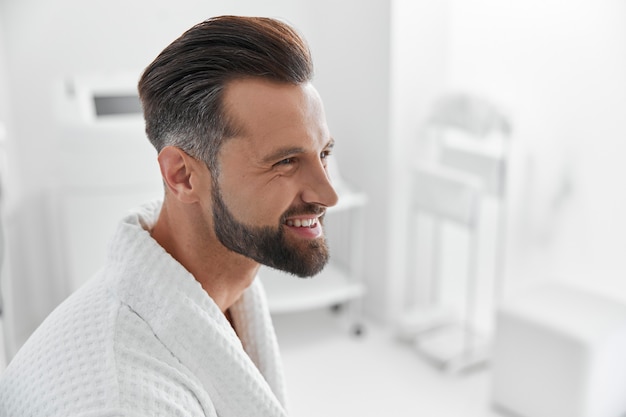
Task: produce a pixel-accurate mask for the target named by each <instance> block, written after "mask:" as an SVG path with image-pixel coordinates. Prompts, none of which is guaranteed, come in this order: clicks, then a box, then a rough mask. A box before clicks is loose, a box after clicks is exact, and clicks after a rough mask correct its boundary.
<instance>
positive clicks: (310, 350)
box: [274, 310, 501, 417]
mask: <svg viewBox="0 0 626 417" xmlns="http://www.w3.org/2000/svg"><path fill="white" fill-rule="evenodd" d="M274 324H275V327H276V333H277V334H278V340H279V343H280V346H281V353H282V355H283V361H284V365H285V373H286V376H287V384H288V385H287V388H288V394H289V399H290V407H289V408H290V411H291V415H292V416H293V417H313V416H315V417H318V416H325V417H333V416H337V417H339V416H341V417H345V416H360V417H369V416H376V417H379V416H394V417H409V416H424V417H501V415H500V414H498V413H497V412H496V411H494V410H493V408H492V407H491V404H490V399H489V391H490V386H489V384H490V380H489V370H488V368H486V369H481V370H478V371H475V372H473V373H469V374H466V375H449V374H446V373H442V372H441V371H440V370H438V369H436V368H435V367H433V366H432V365H431V364H429V363H427V362H425V361H424V360H423V359H422V358H420V357H419V356H418V355H417V354H416V353H415V352H414V351H412V350H411V349H410V348H409V346H408V345H406V344H404V343H402V342H399V341H397V340H395V339H394V338H393V336H392V335H391V333H390V332H388V331H386V330H384V329H382V328H380V327H378V326H376V325H374V324H371V323H369V324H367V329H366V332H365V334H364V335H363V336H361V337H354V336H352V335H350V333H349V331H348V328H347V327H346V323H345V320H343V319H342V317H341V315H340V316H339V317H338V316H337V315H334V314H332V313H331V312H330V311H327V310H321V311H313V312H306V313H296V314H289V315H280V316H275V317H274Z"/></svg>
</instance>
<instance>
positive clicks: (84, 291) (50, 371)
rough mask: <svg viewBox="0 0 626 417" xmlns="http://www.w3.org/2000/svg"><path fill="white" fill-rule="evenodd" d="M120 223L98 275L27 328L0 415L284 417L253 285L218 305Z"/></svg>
mask: <svg viewBox="0 0 626 417" xmlns="http://www.w3.org/2000/svg"><path fill="white" fill-rule="evenodd" d="M159 209H160V204H159V203H152V204H149V205H146V206H145V207H143V208H141V210H139V211H138V212H136V213H134V214H132V215H130V216H128V217H127V218H126V219H125V220H124V221H123V222H122V223H121V224H120V226H119V229H118V231H117V233H116V235H115V238H114V239H113V241H112V244H111V248H110V253H109V257H108V260H107V263H106V265H105V266H104V268H103V269H102V270H101V271H100V272H99V273H98V274H97V275H96V276H95V277H94V278H93V279H92V280H91V281H89V282H88V283H87V284H86V285H85V286H84V287H82V288H81V289H79V290H78V291H77V292H76V293H74V294H73V295H71V296H70V297H69V298H68V299H67V300H66V301H65V302H63V303H62V304H61V305H60V306H59V307H58V308H57V309H56V310H55V311H54V312H53V313H52V314H51V315H50V316H49V317H48V318H47V319H46V320H45V321H44V323H43V324H42V325H41V326H40V327H39V328H38V329H37V330H36V332H35V333H34V334H33V335H32V336H31V338H30V339H29V340H28V341H27V342H26V344H25V345H24V346H23V348H22V349H21V350H20V351H19V352H18V354H17V355H16V356H15V358H14V359H13V361H12V362H11V363H10V364H9V366H8V367H7V369H6V371H5V372H4V374H3V375H2V376H1V377H0V416H2V417H22V416H24V417H26V416H28V417H44V416H45V417H104V416H111V417H113V416H133V417H154V416H167V417H172V416H185V417H195V416H220V417H229V416H233V417H235V416H237V417H244V416H254V417H263V416H267V417H270V416H271V417H278V416H285V415H286V411H285V398H284V387H283V376H282V369H281V362H280V357H279V352H278V346H277V342H276V337H275V333H274V328H273V326H272V322H271V319H270V316H269V312H268V309H267V305H266V299H265V294H264V292H263V288H262V286H261V283H260V282H259V280H258V279H257V280H255V282H254V283H253V284H252V285H251V286H250V287H249V288H248V289H247V290H246V291H245V292H244V294H243V296H242V297H241V299H240V300H238V301H237V303H236V304H235V305H234V306H233V307H231V310H230V311H231V314H232V318H233V322H234V325H235V328H236V329H237V333H235V331H234V330H233V328H232V327H231V325H230V323H229V322H228V320H227V319H226V318H225V316H224V314H222V312H221V311H220V309H219V308H218V306H217V305H216V304H215V302H214V301H213V300H212V299H211V298H210V297H209V295H208V294H207V293H206V292H205V291H204V290H203V289H202V287H201V286H200V284H199V283H198V282H197V281H196V280H195V279H194V278H193V276H192V275H191V274H189V272H187V270H185V268H184V267H183V266H182V265H180V264H179V263H178V262H177V261H176V260H174V259H173V258H172V257H171V256H170V255H169V254H167V253H166V252H165V251H164V250H163V248H162V247H161V246H160V245H159V244H158V243H157V242H156V241H155V240H153V239H152V237H151V236H150V234H149V232H148V231H147V230H149V229H150V227H151V226H152V225H153V224H154V222H155V221H156V218H157V216H158V212H159Z"/></svg>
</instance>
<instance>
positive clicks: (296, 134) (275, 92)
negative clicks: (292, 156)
mask: <svg viewBox="0 0 626 417" xmlns="http://www.w3.org/2000/svg"><path fill="white" fill-rule="evenodd" d="M223 99H224V109H225V112H226V114H227V115H228V118H229V120H230V122H231V123H232V125H233V126H234V127H235V130H236V131H237V132H238V133H237V135H236V137H237V138H242V139H245V142H246V145H247V147H249V148H250V150H257V151H258V152H260V153H263V152H266V151H270V150H272V149H274V148H276V147H286V146H292V147H295V146H298V147H302V148H303V149H308V148H311V149H318V148H319V147H323V146H325V145H326V144H327V143H328V141H329V140H330V134H329V132H328V127H327V124H326V117H325V115H324V108H323V105H322V101H321V98H320V96H319V94H318V93H317V90H315V88H314V87H313V85H312V84H310V83H303V84H289V83H277V82H273V81H268V80H265V79H260V78H245V79H238V80H234V81H231V82H229V83H228V85H227V86H226V89H225V92H224V97H223ZM228 142H231V141H228Z"/></svg>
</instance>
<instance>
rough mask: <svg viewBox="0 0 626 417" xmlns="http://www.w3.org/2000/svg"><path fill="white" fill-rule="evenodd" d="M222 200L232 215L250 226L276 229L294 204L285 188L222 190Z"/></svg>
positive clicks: (248, 185) (248, 186)
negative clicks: (282, 217)
mask: <svg viewBox="0 0 626 417" xmlns="http://www.w3.org/2000/svg"><path fill="white" fill-rule="evenodd" d="M221 191H222V198H223V199H224V203H225V204H226V206H227V207H228V209H229V210H230V211H231V214H232V215H233V216H234V217H235V219H237V220H238V221H240V222H243V223H245V224H248V225H256V226H271V227H275V226H276V225H277V224H278V222H279V220H280V217H281V216H282V215H283V213H284V212H285V211H287V210H288V209H289V208H290V207H291V206H292V202H293V198H291V197H290V194H289V192H287V190H286V189H285V188H284V187H257V186H252V185H250V184H247V185H245V186H239V187H236V186H234V187H232V188H230V189H228V191H227V189H225V188H222V189H221Z"/></svg>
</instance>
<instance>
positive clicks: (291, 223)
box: [287, 219, 317, 227]
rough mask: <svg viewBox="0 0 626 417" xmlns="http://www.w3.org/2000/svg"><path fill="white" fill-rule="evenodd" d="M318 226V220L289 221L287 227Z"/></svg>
mask: <svg viewBox="0 0 626 417" xmlns="http://www.w3.org/2000/svg"><path fill="white" fill-rule="evenodd" d="M316 224H317V219H294V220H287V226H291V227H313V226H315V225H316Z"/></svg>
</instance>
